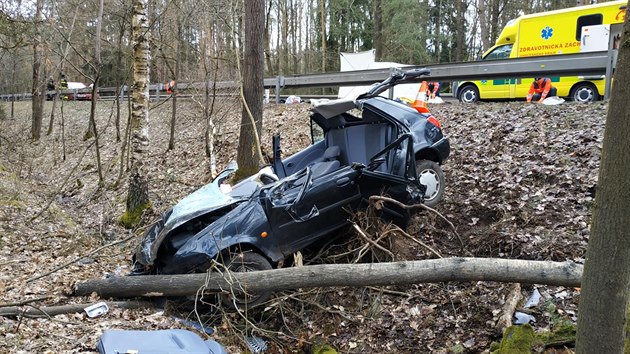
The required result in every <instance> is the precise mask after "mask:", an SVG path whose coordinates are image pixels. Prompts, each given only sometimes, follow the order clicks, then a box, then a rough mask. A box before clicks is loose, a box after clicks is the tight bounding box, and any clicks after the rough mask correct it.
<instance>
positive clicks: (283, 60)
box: [278, 0, 289, 75]
mask: <svg viewBox="0 0 630 354" xmlns="http://www.w3.org/2000/svg"><path fill="white" fill-rule="evenodd" d="M287 6H288V5H287V0H278V7H279V8H280V10H281V12H280V13H281V15H282V18H281V23H282V25H281V26H282V27H281V34H282V35H281V36H280V40H281V41H282V42H281V43H278V45H279V46H280V53H279V54H280V67H279V68H278V72H279V73H280V75H286V74H287V69H288V66H289V65H288V63H289V39H288V38H287V37H288V36H289V18H288V17H289V11H288V9H287Z"/></svg>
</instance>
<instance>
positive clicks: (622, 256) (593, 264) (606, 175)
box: [576, 16, 630, 354]
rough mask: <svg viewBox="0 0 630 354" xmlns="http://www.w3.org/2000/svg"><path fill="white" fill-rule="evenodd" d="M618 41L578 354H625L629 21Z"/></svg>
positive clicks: (629, 240)
mask: <svg viewBox="0 0 630 354" xmlns="http://www.w3.org/2000/svg"><path fill="white" fill-rule="evenodd" d="M621 39H622V42H621V44H620V45H619V55H618V59H617V68H616V69H615V84H614V85H613V88H612V95H611V98H610V104H609V105H608V115H607V117H606V129H605V131H604V145H603V148H602V158H601V164H600V168H599V176H598V179H597V194H596V197H595V207H594V208H593V222H592V226H591V236H590V238H589V241H588V249H587V251H586V256H587V257H586V262H585V264H584V281H583V283H582V284H583V285H582V294H581V298H580V307H579V316H578V331H577V344H576V345H577V348H576V349H577V350H576V353H578V354H587V353H623V352H624V350H623V349H624V334H625V325H626V319H627V313H626V306H627V303H628V287H629V286H630V235H629V234H628V230H630V170H629V169H628V166H630V144H628V136H630V100H628V97H630V16H626V19H625V23H624V26H623V34H622V37H621ZM626 352H627V351H626Z"/></svg>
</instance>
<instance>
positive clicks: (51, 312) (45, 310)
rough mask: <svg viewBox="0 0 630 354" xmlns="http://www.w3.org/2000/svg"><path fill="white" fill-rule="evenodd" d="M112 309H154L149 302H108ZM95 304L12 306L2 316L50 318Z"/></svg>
mask: <svg viewBox="0 0 630 354" xmlns="http://www.w3.org/2000/svg"><path fill="white" fill-rule="evenodd" d="M105 303H107V306H108V307H109V308H110V309H114V308H118V309H138V308H148V307H152V306H153V304H151V303H150V302H148V301H106V302H105ZM90 305H93V304H68V305H58V306H43V307H36V306H33V305H24V306H10V307H3V308H0V316H6V317H28V318H48V317H52V316H56V315H62V314H66V313H76V312H82V311H83V310H84V309H85V308H86V307H88V306H90Z"/></svg>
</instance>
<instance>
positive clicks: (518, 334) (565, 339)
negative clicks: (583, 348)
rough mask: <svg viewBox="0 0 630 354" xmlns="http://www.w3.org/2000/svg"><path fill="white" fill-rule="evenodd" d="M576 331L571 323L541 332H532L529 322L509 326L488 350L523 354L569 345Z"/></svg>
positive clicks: (500, 353) (572, 342) (573, 339)
mask: <svg viewBox="0 0 630 354" xmlns="http://www.w3.org/2000/svg"><path fill="white" fill-rule="evenodd" d="M576 332H577V328H576V326H575V325H574V324H571V323H563V324H561V325H560V326H558V327H556V329H554V330H553V331H551V332H549V331H546V332H542V333H534V329H533V328H532V326H530V325H529V324H525V325H517V326H511V327H508V328H507V329H506V330H505V332H503V338H502V339H501V343H496V342H495V343H492V344H491V346H490V350H491V352H492V353H493V354H508V353H513V354H521V353H523V354H525V353H531V352H532V351H537V350H536V349H540V348H544V347H548V346H566V345H569V346H570V345H573V344H575V335H576Z"/></svg>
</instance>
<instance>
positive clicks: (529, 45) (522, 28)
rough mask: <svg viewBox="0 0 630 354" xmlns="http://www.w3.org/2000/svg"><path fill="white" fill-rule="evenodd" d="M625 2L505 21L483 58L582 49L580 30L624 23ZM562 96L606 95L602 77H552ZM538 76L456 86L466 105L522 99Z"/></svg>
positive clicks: (591, 97)
mask: <svg viewBox="0 0 630 354" xmlns="http://www.w3.org/2000/svg"><path fill="white" fill-rule="evenodd" d="M626 6H627V1H625V0H622V1H609V2H604V3H600V4H594V5H587V6H578V7H572V8H568V9H562V10H555V11H549V12H541V13H536V14H530V15H524V16H521V17H519V18H517V19H514V20H511V21H509V22H508V23H507V25H506V26H505V28H503V31H502V32H501V34H500V35H499V38H498V39H497V41H496V44H495V45H494V46H493V47H492V48H490V49H489V50H488V51H487V52H486V53H484V55H483V56H482V59H483V60H497V59H508V58H522V57H533V56H543V55H558V54H571V53H579V52H580V39H581V36H582V28H583V27H585V26H594V25H602V24H603V25H606V24H615V23H622V22H623V20H624V18H625V15H626ZM550 79H551V81H552V84H553V86H554V87H556V89H557V90H558V96H561V97H569V98H570V99H572V100H575V101H581V102H590V101H595V100H597V99H599V96H600V95H603V94H604V86H605V79H604V77H603V76H602V77H600V76H597V77H580V76H572V77H551V78H550ZM533 80H534V78H523V79H498V80H481V81H464V82H459V83H458V84H457V89H456V91H455V94H456V97H457V98H458V99H459V100H460V101H462V102H466V103H470V102H476V101H478V100H480V99H482V100H483V99H518V98H524V97H526V96H527V92H528V91H529V88H530V85H531V83H532V82H533Z"/></svg>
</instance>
